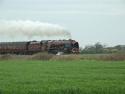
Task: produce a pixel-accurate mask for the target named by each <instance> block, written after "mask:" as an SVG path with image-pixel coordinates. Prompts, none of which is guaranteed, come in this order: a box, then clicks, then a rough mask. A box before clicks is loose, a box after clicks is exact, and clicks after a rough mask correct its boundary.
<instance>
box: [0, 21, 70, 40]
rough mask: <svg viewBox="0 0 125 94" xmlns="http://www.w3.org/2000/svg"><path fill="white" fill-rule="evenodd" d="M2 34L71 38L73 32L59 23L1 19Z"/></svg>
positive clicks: (9, 35) (0, 28)
mask: <svg viewBox="0 0 125 94" xmlns="http://www.w3.org/2000/svg"><path fill="white" fill-rule="evenodd" d="M0 36H5V37H12V38H14V37H15V38H17V37H26V38H33V37H40V38H42V37H65V38H70V37H71V34H70V32H68V31H67V30H66V29H64V28H63V27H61V26H59V25H57V24H50V23H43V22H39V21H30V20H27V21H22V20H18V21H16V20H14V21H1V22H0Z"/></svg>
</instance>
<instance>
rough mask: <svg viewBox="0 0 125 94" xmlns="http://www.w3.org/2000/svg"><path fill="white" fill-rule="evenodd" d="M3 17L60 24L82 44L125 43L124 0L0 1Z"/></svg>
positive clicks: (2, 18)
mask: <svg viewBox="0 0 125 94" xmlns="http://www.w3.org/2000/svg"><path fill="white" fill-rule="evenodd" d="M3 20H6V21H10V20H11V21H13V20H14V21H15V20H21V21H25V20H29V21H39V22H46V23H51V24H58V25H60V26H62V27H64V28H66V29H67V30H68V31H69V32H70V33H71V35H72V39H74V40H76V41H78V42H79V43H80V46H82V47H84V46H85V45H89V44H95V43H96V42H100V43H102V44H105V45H107V46H114V45H119V44H122V45H125V0H0V21H3ZM7 39H8V40H9V38H7V37H6V40H7ZM42 39H43V38H41V40H42ZM44 39H45V38H44ZM46 39H47V38H46ZM58 39H60V38H59V37H58ZM4 40H5V39H4V38H3V37H0V41H4Z"/></svg>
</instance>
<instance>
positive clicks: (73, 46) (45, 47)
mask: <svg viewBox="0 0 125 94" xmlns="http://www.w3.org/2000/svg"><path fill="white" fill-rule="evenodd" d="M38 52H48V53H51V54H57V53H58V52H63V53H65V54H71V53H72V54H77V53H79V43H78V42H77V41H75V40H42V41H25V42H0V54H34V53H38Z"/></svg>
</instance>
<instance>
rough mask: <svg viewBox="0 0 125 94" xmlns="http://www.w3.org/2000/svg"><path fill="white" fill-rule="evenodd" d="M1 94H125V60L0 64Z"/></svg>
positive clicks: (4, 62) (20, 61)
mask: <svg viewBox="0 0 125 94" xmlns="http://www.w3.org/2000/svg"><path fill="white" fill-rule="evenodd" d="M0 94H125V61H94V60H79V61H38V60H34V61H31V60H30V61H28V60H27V61H26V60H25V61H24V60H19V61H18V60H3V61H0Z"/></svg>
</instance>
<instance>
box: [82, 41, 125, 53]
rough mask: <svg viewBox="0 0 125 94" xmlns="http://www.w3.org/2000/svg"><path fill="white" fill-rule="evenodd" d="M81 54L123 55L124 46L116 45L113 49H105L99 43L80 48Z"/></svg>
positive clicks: (124, 51)
mask: <svg viewBox="0 0 125 94" xmlns="http://www.w3.org/2000/svg"><path fill="white" fill-rule="evenodd" d="M80 52H81V54H107V53H125V45H116V46H114V47H106V46H105V45H103V44H101V43H99V42H98V43H95V44H94V45H87V46H85V48H80Z"/></svg>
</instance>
